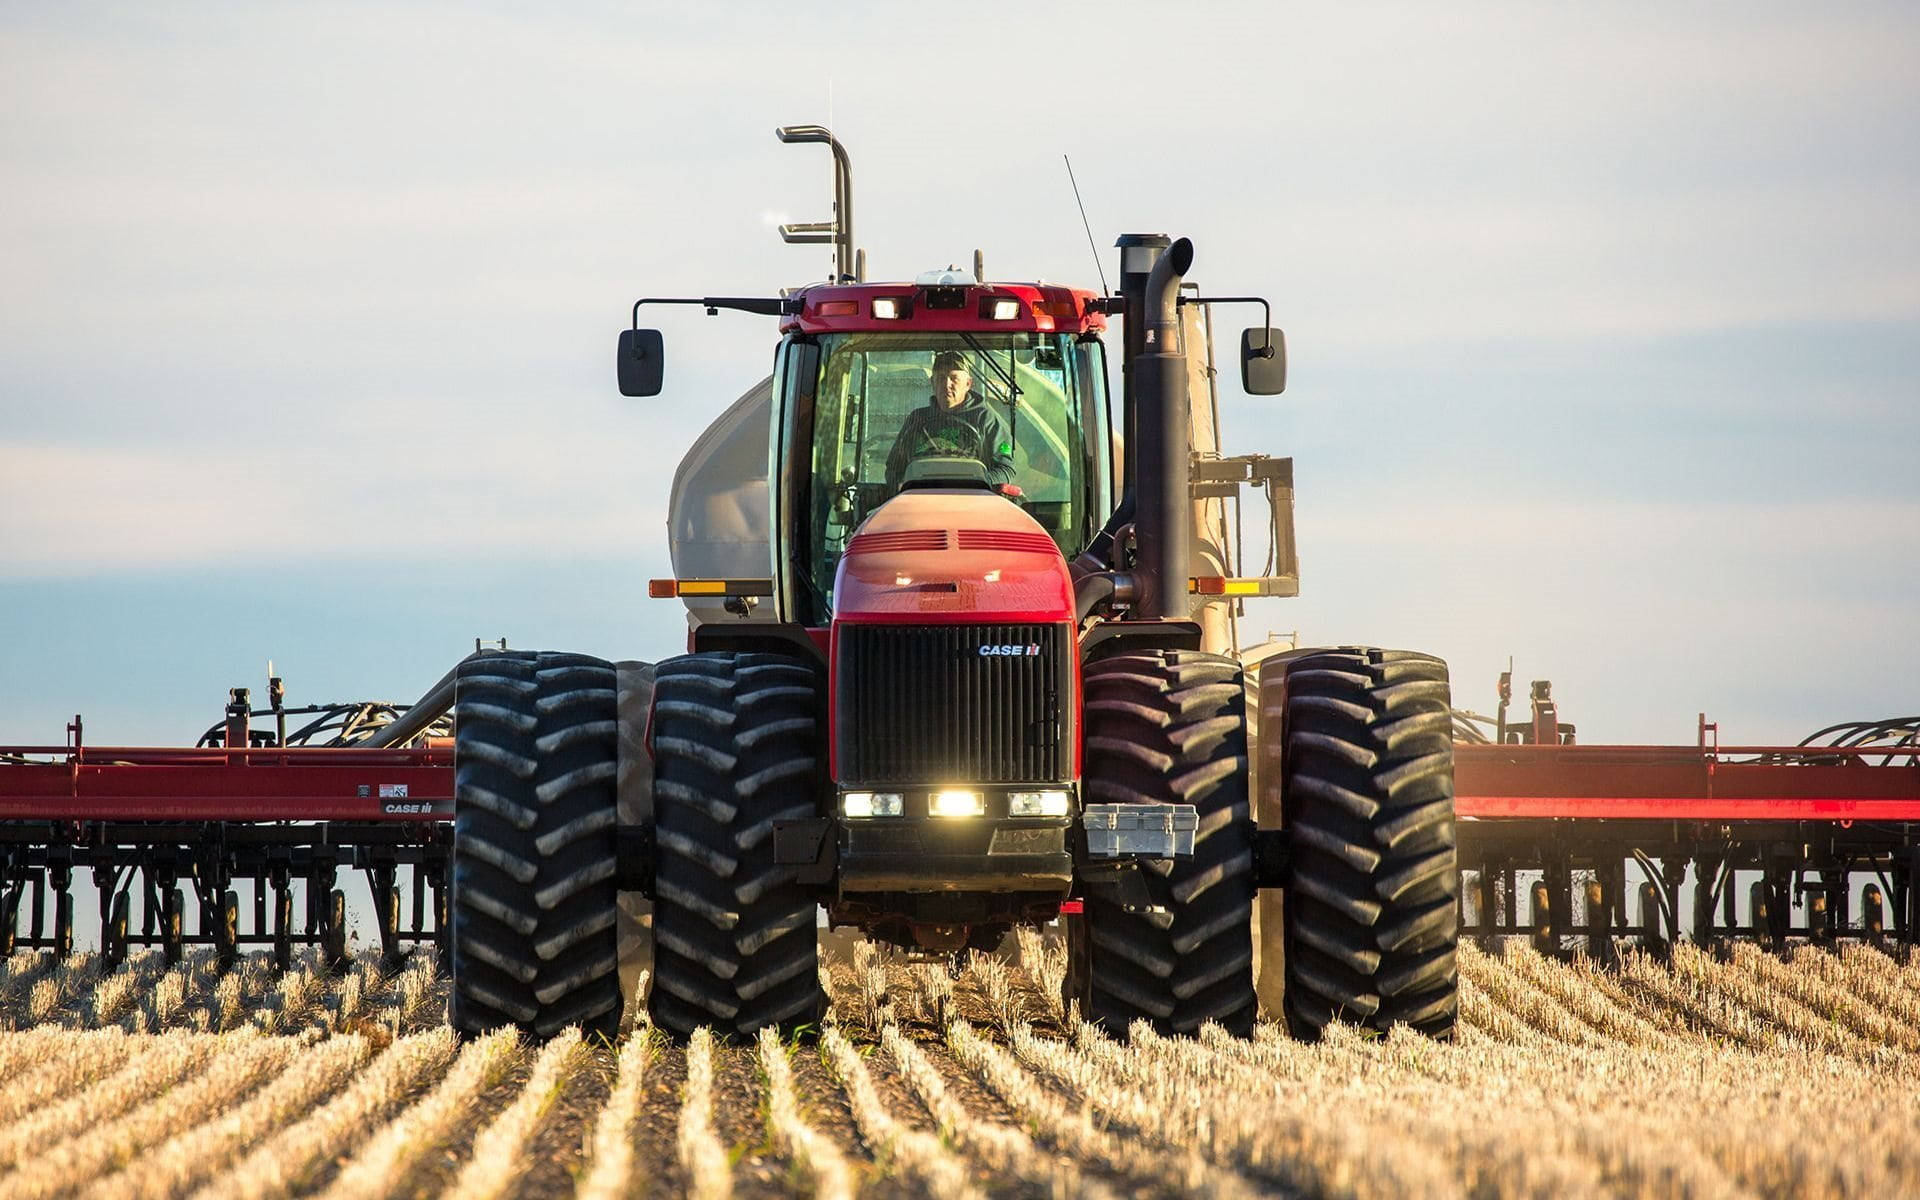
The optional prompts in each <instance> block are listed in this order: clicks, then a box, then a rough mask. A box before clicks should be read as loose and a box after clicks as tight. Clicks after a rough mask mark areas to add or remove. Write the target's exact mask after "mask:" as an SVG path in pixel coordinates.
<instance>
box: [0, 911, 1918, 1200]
mask: <svg viewBox="0 0 1920 1200" xmlns="http://www.w3.org/2000/svg"><path fill="white" fill-rule="evenodd" d="M1461 956H1462V957H1461V966H1462V974H1463V981H1462V995H1461V1000H1462V1008H1461V1015H1462V1025H1461V1028H1460V1033H1459V1037H1458V1039H1457V1040H1456V1041H1455V1042H1454V1043H1453V1044H1451V1045H1442V1044H1435V1043H1431V1042H1427V1041H1423V1040H1420V1039H1417V1038H1413V1037H1408V1036H1399V1035H1395V1036H1391V1037H1387V1038H1367V1037H1363V1036H1360V1035H1359V1034H1357V1033H1355V1032H1353V1031H1350V1030H1336V1031H1335V1033H1334V1034H1333V1036H1331V1037H1329V1038H1328V1039H1327V1040H1326V1041H1325V1042H1323V1043H1322V1044H1320V1045H1316V1046H1304V1045H1299V1044H1296V1043H1293V1042H1291V1041H1289V1040H1288V1039H1287V1038H1286V1037H1285V1036H1284V1034H1282V1033H1280V1032H1279V1031H1278V1030H1275V1029H1271V1028H1263V1029H1262V1030H1261V1031H1260V1033H1259V1034H1258V1036H1256V1037H1255V1038H1254V1039H1252V1040H1251V1041H1237V1040H1234V1039H1232V1038H1228V1037H1225V1036H1222V1035H1218V1031H1207V1032H1206V1033H1204V1034H1203V1036H1201V1037H1200V1038H1199V1039H1197V1040H1169V1039H1164V1038H1160V1037H1157V1036H1154V1035H1153V1034H1151V1033H1150V1032H1148V1031H1146V1030H1144V1029H1139V1030H1136V1031H1135V1034H1134V1037H1133V1039H1132V1041H1131V1043H1130V1044H1127V1043H1122V1042H1118V1041H1114V1040H1112V1039H1109V1038H1107V1037H1104V1036H1101V1035H1099V1034H1097V1033H1095V1032H1093V1031H1092V1030H1090V1029H1088V1028H1085V1027H1075V1026H1072V1025H1070V1024H1069V1023H1068V1021H1067V1020H1066V1019H1065V1015H1064V1014H1062V1013H1061V1012H1060V1011H1059V1007H1058V1002H1057V999H1056V996H1057V992H1056V991H1055V987H1056V986H1057V978H1058V973H1059V971H1060V968H1061V964H1060V962H1059V956H1058V952H1057V949H1056V948H1055V947H1054V946H1053V945H1052V944H1051V943H1047V942H1044V941H1042V940H1041V939H1039V938H1037V937H1028V938H1024V939H1023V940H1022V942H1021V946H1020V954H1019V955H1018V956H1017V958H1014V959H1010V960H1002V959H995V958H984V957H976V958H974V959H972V960H971V961H970V963H969V965H968V967H967V968H966V970H965V971H964V972H963V973H962V974H961V976H960V978H958V979H954V978H953V977H952V976H951V975H950V974H949V972H948V971H947V969H946V968H945V967H943V966H938V965H926V964H915V965H908V964H904V963H900V962H896V961H893V960H891V959H889V958H888V957H886V956H883V955H881V954H877V953H874V952H871V951H869V950H866V949H864V948H862V949H861V950H860V951H859V952H858V953H856V954H855V956H854V957H853V959H852V960H851V961H841V962H834V963H831V964H829V965H828V967H827V968H826V974H827V976H828V979H829V984H830V990H831V992H832V994H833V1000H834V1004H833V1012H832V1015H831V1016H830V1018H829V1020H828V1022H827V1024H826V1027H825V1028H824V1029H823V1030H820V1031H818V1036H817V1037H805V1038H800V1039H795V1040H792V1041H787V1042H783V1041H781V1040H779V1039H776V1038H774V1037H772V1036H771V1035H768V1036H764V1037H762V1038H760V1039H759V1040H758V1041H757V1042H755V1043H753V1044H750V1045H725V1044H721V1043H719V1042H717V1041H715V1040H713V1039H711V1038H708V1037H705V1036H698V1037H696V1038H695V1039H694V1040H693V1041H692V1043H691V1044H690V1045H688V1046H686V1047H684V1048H683V1047H678V1046H673V1045H670V1044H668V1043H666V1042H665V1041H664V1040H663V1039H661V1038H659V1037H657V1036H655V1035H653V1034H652V1033H651V1032H650V1031H649V1030H648V1029H647V1028H646V1026H645V1025H644V1023H643V1024H641V1025H640V1026H639V1027H638V1028H637V1029H634V1030H633V1031H632V1032H630V1033H629V1034H628V1035H627V1036H625V1037H624V1038H623V1039H621V1041H620V1042H619V1043H617V1044H614V1045H605V1044H588V1043H586V1042H583V1041H582V1040H580V1039H579V1038H577V1037H571V1036H569V1037H562V1038H560V1039H557V1040H555V1041H553V1042H550V1043H547V1044H545V1045H537V1044H533V1043H530V1042H528V1041H523V1040H521V1039H519V1038H517V1037H516V1036H514V1035H513V1034H511V1033H505V1034H496V1035H494V1036H491V1037H487V1038H482V1039H478V1040H475V1041H471V1042H468V1043H464V1044H462V1043H460V1042H458V1041H456V1040H455V1039H454V1038H453V1037H452V1036H451V1034H450V1033H449V1032H448V1031H447V1030H446V1029H445V1028H443V1027H442V1025H441V1020H442V1007H443V1005H444V1003H445V995H446V993H445V983H444V981H443V980H440V979H437V978H436V977H435V975H434V971H433V963H432V960H431V957H430V956H429V955H427V954H425V953H422V954H420V955H417V956H416V957H415V958H414V960H413V961H412V962H411V963H409V964H408V965H407V966H406V967H405V968H403V969H402V970H400V971H399V972H397V973H393V974H386V973H383V972H381V971H380V970H379V968H378V966H377V964H376V963H375V962H374V961H373V960H372V959H364V960H356V961H355V963H354V965H353V967H352V969H351V970H350V971H349V972H347V973H346V974H345V975H342V976H339V977H332V976H327V975H324V974H322V973H319V972H317V971H316V970H315V969H314V965H313V963H312V962H311V961H308V962H307V963H306V964H304V965H302V966H300V967H298V968H297V969H296V970H294V971H293V972H290V973H289V974H287V975H285V976H276V975H274V974H273V973H272V972H271V971H270V970H269V969H268V967H267V966H266V964H265V963H264V962H262V961H260V960H259V959H253V960H248V961H246V962H245V963H243V965H242V966H241V967H240V968H239V969H238V970H237V971H235V972H233V973H231V974H228V975H226V976H224V977H221V976H218V975H217V974H216V973H215V972H214V970H213V964H212V962H211V959H210V958H207V957H193V958H189V960H188V961H187V962H185V963H183V964H182V965H180V966H178V967H175V968H172V969H168V968H166V967H165V965H164V964H163V963H162V962H161V961H160V960H159V957H158V955H157V954H146V955H140V956H136V957H135V958H134V959H133V961H132V962H130V963H129V964H127V965H125V966H123V967H121V968H119V969H118V970H116V971H114V972H111V973H104V974H103V973H102V972H101V971H100V970H99V968H98V967H97V965H96V964H95V963H94V962H93V961H92V960H90V959H87V958H84V957H82V958H80V959H77V960H75V961H72V962H70V963H68V964H65V965H53V964H50V963H49V962H47V961H46V960H45V959H43V958H41V957H39V956H35V955H26V954H23V955H17V956H15V957H14V958H13V959H12V960H11V961H8V962H6V963H5V964H4V965H3V966H0V1001H3V1006H0V1019H4V1022H5V1024H6V1026H7V1029H8V1031H7V1032H4V1033H0V1200H13V1198H16V1197H18V1198H26V1197H59V1196H82V1195H84V1196H88V1197H100V1198H106V1197H134V1196H140V1197H186V1196H196V1197H204V1198H206V1200H213V1198H215V1197H220V1198H223V1200H224V1198H242V1200H264V1198H267V1197H280V1196H293V1195H324V1196H327V1197H338V1198H342V1200H344V1198H348V1197H355V1198H359V1197H366V1198H372V1197H403V1196H407V1197H410V1196H429V1195H439V1194H449V1195H459V1196H463V1197H464V1196H474V1197H495V1196H531V1197H564V1196H574V1195H578V1196H582V1197H592V1198H594V1200H600V1198H612V1197H621V1196H633V1195H652V1196H672V1195H681V1194H690V1195H695V1196H725V1195H728V1194H733V1195H739V1196H773V1195H815V1196H850V1195H856V1194H857V1195H863V1196H880V1197H896V1196H915V1195H929V1194H930V1195H937V1196H951V1197H974V1196H1041V1195H1056V1194H1057V1195H1084V1196H1094V1197H1099V1196H1127V1195H1146V1196H1210V1197H1211V1196H1221V1197H1234V1196H1256V1195H1304V1196H1322V1195H1324V1196H1410V1195H1412V1196H1429V1195H1430V1196H1450V1195H1476V1196H1479V1195H1485V1196H1523V1195H1529V1196H1530V1195H1538V1196H1581V1195H1645V1196H1676V1195H1677V1196H1741V1195H1795V1196H1827V1195H1834V1196H1839V1195H1847V1196H1874V1197H1886V1196H1899V1195H1920V962H1913V961H1907V962H1903V961H1901V960H1898V959H1896V958H1893V957H1890V956H1888V955H1886V954H1883V953H1880V952H1878V951H1875V950H1872V949H1870V948H1867V947H1854V946H1849V947H1846V948H1844V949H1842V950H1840V951H1838V952H1830V951H1824V950H1817V949H1812V948H1803V949H1800V950H1798V951H1796V952H1795V953H1794V954H1793V955H1791V956H1790V957H1789V958H1786V959H1781V958H1776V957H1773V956H1770V955H1768V954H1766V953H1764V952H1762V951H1760V950H1758V949H1755V948H1740V949H1738V950H1736V951H1734V952H1733V953H1732V954H1731V955H1730V956H1729V957H1727V958H1725V959H1720V958H1716V957H1713V956H1710V955H1707V954H1704V953H1701V952H1699V951H1697V950H1694V949H1693V948H1691V947H1687V946H1682V947H1679V948H1678V949H1677V952H1676V954H1675V956H1674V958H1673V960H1672V962H1671V963H1670V964H1663V963H1659V962H1656V961H1654V960H1651V959H1647V958H1643V957H1638V956H1629V957H1628V958H1627V959H1626V960H1625V961H1624V962H1623V963H1622V964H1621V965H1620V966H1619V968H1618V969H1616V970H1612V971H1605V972H1603V971H1599V970H1596V969H1593V968H1590V967H1588V966H1586V965H1583V964H1574V965H1567V964H1561V963H1558V962H1554V961H1551V960H1548V959H1545V958H1542V957H1540V956H1538V955H1536V954H1534V953H1533V952H1531V951H1530V950H1526V949H1524V948H1519V947H1510V948H1508V950H1506V951H1505V952H1503V953H1497V954H1488V953H1482V952H1478V951H1475V950H1472V949H1469V948H1466V947H1463V948H1462V951H1461Z"/></svg>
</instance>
